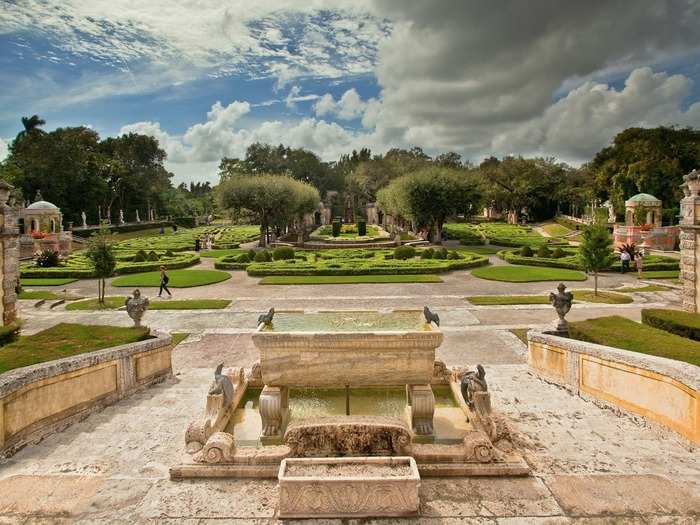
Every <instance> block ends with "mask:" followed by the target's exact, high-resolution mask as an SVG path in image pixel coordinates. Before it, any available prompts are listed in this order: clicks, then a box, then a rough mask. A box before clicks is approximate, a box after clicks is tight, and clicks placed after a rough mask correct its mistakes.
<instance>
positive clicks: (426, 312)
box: [423, 306, 440, 326]
mask: <svg viewBox="0 0 700 525" xmlns="http://www.w3.org/2000/svg"><path fill="white" fill-rule="evenodd" d="M423 317H425V322H426V323H428V324H430V323H435V326H440V317H439V316H438V314H436V313H433V312H431V311H430V308H428V307H427V306H424V307H423Z"/></svg>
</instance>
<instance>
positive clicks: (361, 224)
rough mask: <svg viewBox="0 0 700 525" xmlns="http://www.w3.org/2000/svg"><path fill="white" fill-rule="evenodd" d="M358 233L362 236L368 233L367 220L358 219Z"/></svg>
mask: <svg viewBox="0 0 700 525" xmlns="http://www.w3.org/2000/svg"><path fill="white" fill-rule="evenodd" d="M357 235H359V236H360V237H364V236H365V235H367V222H366V221H357Z"/></svg>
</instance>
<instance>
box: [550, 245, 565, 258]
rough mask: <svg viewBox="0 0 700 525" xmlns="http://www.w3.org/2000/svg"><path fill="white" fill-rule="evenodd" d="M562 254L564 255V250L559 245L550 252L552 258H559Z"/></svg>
mask: <svg viewBox="0 0 700 525" xmlns="http://www.w3.org/2000/svg"><path fill="white" fill-rule="evenodd" d="M564 256H566V253H564V250H562V249H561V248H560V247H559V246H557V247H556V248H554V251H553V252H552V259H561V258H562V257H564Z"/></svg>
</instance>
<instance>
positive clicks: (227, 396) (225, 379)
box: [209, 363, 233, 407]
mask: <svg viewBox="0 0 700 525" xmlns="http://www.w3.org/2000/svg"><path fill="white" fill-rule="evenodd" d="M223 369H224V364H223V363H221V364H220V365H219V366H217V367H216V370H215V371H214V382H213V383H212V385H211V387H210V388H209V395H210V396H211V395H214V394H223V396H224V407H228V406H229V405H230V404H231V402H232V401H233V383H232V382H231V378H230V377H229V376H227V375H224V374H222V373H221V371H222V370H223Z"/></svg>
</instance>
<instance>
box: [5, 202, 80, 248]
mask: <svg viewBox="0 0 700 525" xmlns="http://www.w3.org/2000/svg"><path fill="white" fill-rule="evenodd" d="M18 226H19V233H20V240H19V245H20V258H21V259H29V258H31V257H33V256H34V254H35V253H37V252H40V251H42V250H46V249H50V250H53V251H57V252H58V253H59V254H60V255H68V254H69V253H70V251H71V248H72V244H73V236H72V234H71V233H70V232H65V231H63V214H62V213H61V210H60V208H59V207H58V206H56V205H55V204H53V203H51V202H48V201H45V200H44V199H43V198H42V196H41V192H40V191H37V192H36V196H35V197H34V202H32V203H31V204H30V205H29V206H27V207H26V208H23V209H21V210H20V212H19V223H18Z"/></svg>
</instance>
